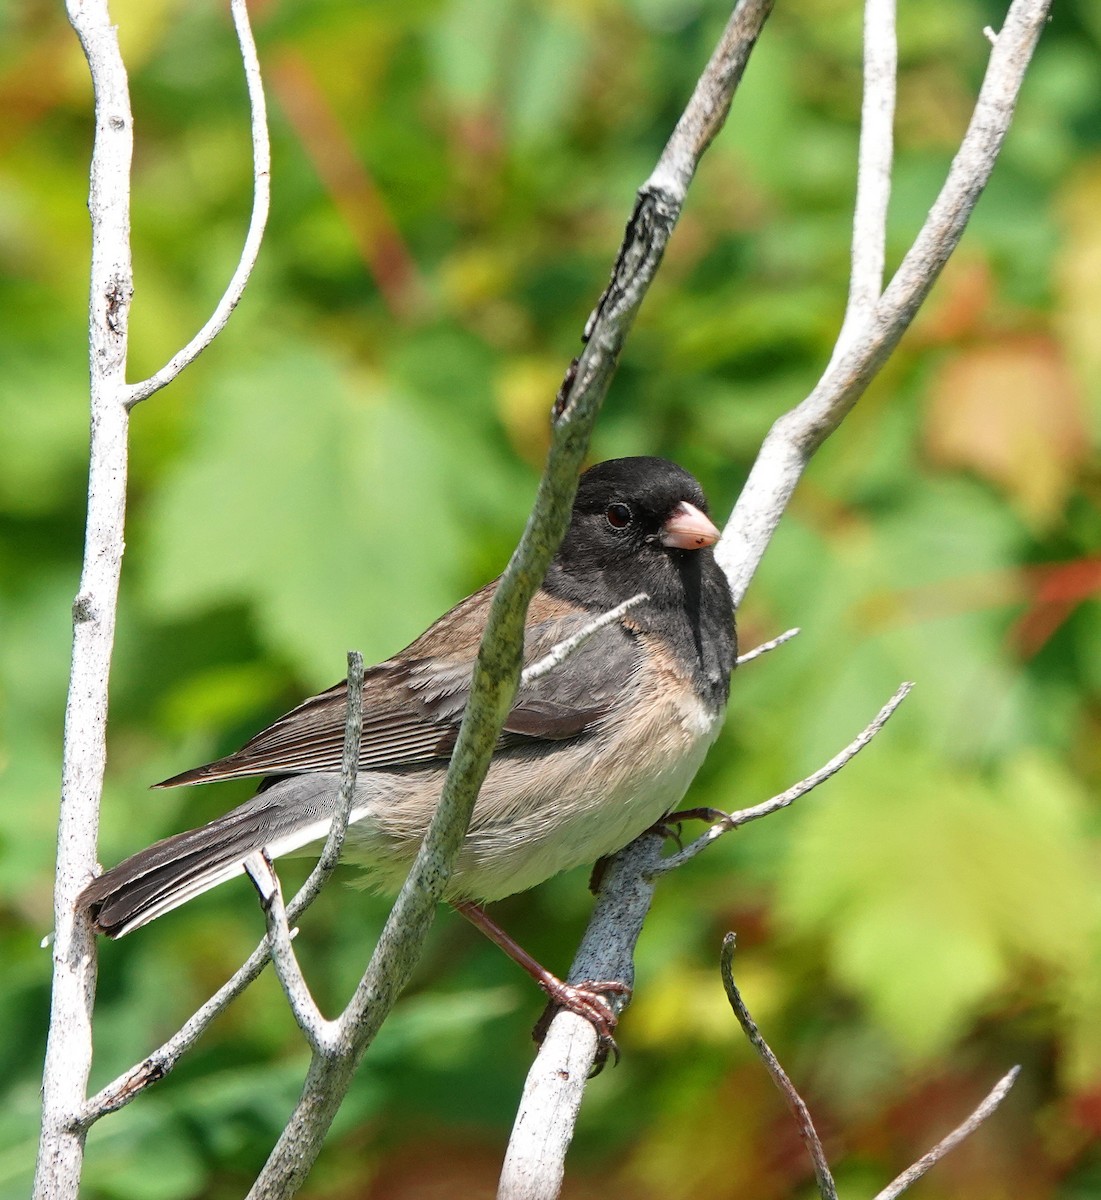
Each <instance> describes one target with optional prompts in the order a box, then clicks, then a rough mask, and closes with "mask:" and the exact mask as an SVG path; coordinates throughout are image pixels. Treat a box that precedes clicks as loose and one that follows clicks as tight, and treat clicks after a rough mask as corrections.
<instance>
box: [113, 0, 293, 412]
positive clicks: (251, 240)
mask: <svg viewBox="0 0 1101 1200" xmlns="http://www.w3.org/2000/svg"><path fill="white" fill-rule="evenodd" d="M230 10H231V12H232V13H233V26H234V28H235V29H236V31H237V43H238V45H239V46H240V48H241V61H242V62H243V63H244V67H245V83H246V86H247V87H248V101H249V111H250V114H251V126H252V216H251V217H250V218H249V227H248V233H247V234H246V235H245V244H244V246H243V247H242V248H241V257H240V259H239V260H238V263H237V269H236V271H234V272H233V277H232V278H231V279H230V281H229V284H228V286H227V287H226V290H225V292H224V293H223V295H222V298H221V299H220V300H219V301H218V303H217V305H216V306H215V309H214V311H213V312H212V313H211V314H210V319H209V320H208V321H207V323H206V324H205V325H204V326H203V327H202V329H200V330H199V332H198V333H197V334H196V335H195V336H194V337H193V338H192V339H191V341H190V342H188V343H187V345H186V346H184V347H183V349H182V350H179V351H177V352H176V353H175V354H173V355H172V357H171V358H170V359H169V360H168V362H166V363H165V365H164V366H163V367H161V369H160V370H159V371H158V372H157V373H156V374H155V375H150V376H149V378H148V379H143V380H141V381H140V382H138V383H132V384H130V385H129V387H127V389H126V392H125V399H126V407H127V408H133V407H134V405H135V404H140V403H141V401H142V400H148V399H149V397H150V396H152V395H153V394H154V393H155V392H159V391H160V390H161V388H162V387H164V386H165V384H168V383H171V382H172V380H173V379H175V378H176V376H177V375H179V374H180V372H181V371H183V370H184V369H185V368H187V367H189V366H190V365H191V364H192V363H193V362H194V361H195V359H197V358H198V357H199V355H200V354H202V352H203V351H204V350H205V349H206V348H207V346H209V345H210V343H211V342H212V341H214V339H215V338H216V337H217V336H218V334H220V333H221V332H222V330H223V329H224V328H225V327H226V323H227V322H228V321H229V318H230V316H231V315H232V314H233V310H234V309H235V308H236V307H237V304H238V302H239V301H240V299H241V296H242V295H243V294H244V291H245V287H246V286H247V284H248V281H249V277H250V276H251V275H252V270H253V267H255V266H256V260H257V258H258V257H259V255H260V244H261V243H262V242H263V240H264V226H265V225H266V224H267V220H268V210H269V208H270V207H271V144H270V140H269V137H268V114H267V106H266V104H265V103H264V84H263V80H262V79H261V77H260V60H259V57H258V56H257V54H256V42H255V40H254V39H253V36H252V28H251V27H250V25H249V19H248V5H247V3H246V0H230Z"/></svg>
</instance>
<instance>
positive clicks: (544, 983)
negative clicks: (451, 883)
mask: <svg viewBox="0 0 1101 1200" xmlns="http://www.w3.org/2000/svg"><path fill="white" fill-rule="evenodd" d="M452 907H453V908H454V909H455V910H456V912H460V913H462V915H463V916H464V917H466V919H467V920H468V921H469V922H470V923H471V925H474V926H475V927H476V928H478V929H480V930H481V931H482V933H484V934H485V935H486V937H487V938H489V940H490V941H491V942H493V944H494V945H496V946H500V948H501V949H502V950H503V951H504V952H505V953H506V954H507V955H508V956H509V958H511V959H512V961H513V962H514V963H517V964H518V965H519V966H521V967H523V969H524V970H525V971H527V973H528V974H529V975H530V976H531V977H532V979H534V980H535V982H536V983H537V984H538V985H539V986H540V987H541V988H542V989H543V991H544V992H546V993H547V995H548V996H549V997H550V999H551V1004H552V1005H555V1006H558V1007H560V1008H565V1009H568V1010H569V1011H570V1012H573V1013H577V1015H578V1016H579V1017H584V1018H585V1020H586V1021H588V1022H589V1023H590V1024H591V1025H592V1027H593V1028H594V1029H595V1030H596V1035H597V1037H598V1038H599V1039H600V1042H601V1045H602V1047H603V1050H604V1054H605V1055H606V1054H607V1051H608V1049H613V1050H614V1049H615V1041H614V1040H613V1038H612V1033H613V1031H614V1030H615V1027H616V1015H615V1013H614V1012H612V1009H611V1005H609V1004H608V1001H607V1000H605V999H604V996H603V995H602V994H601V993H605V992H612V993H615V994H616V995H620V996H630V994H631V989H630V988H629V987H628V986H627V984H625V983H620V982H619V980H616V979H586V980H584V981H583V982H582V983H563V982H562V980H561V979H559V978H558V977H557V976H556V975H552V974H551V973H550V971H548V970H547V969H546V967H544V966H542V965H541V964H540V963H538V962H536V961H535V959H534V958H532V956H531V955H530V954H529V953H528V952H527V951H526V950H525V949H524V948H523V947H522V946H520V945H519V944H518V943H516V942H515V941H513V939H512V938H511V937H509V935H508V934H507V933H505V931H504V930H503V929H502V928H501V927H500V925H498V924H497V922H496V921H494V920H493V918H492V917H490V915H489V914H488V913H487V912H486V911H485V909H484V908H482V906H481V905H480V904H474V903H472V902H471V901H469V900H458V901H453V902H452ZM539 1040H540V1041H541V1040H542V1039H541V1038H540V1039H539ZM616 1056H617V1057H618V1052H617V1055H616Z"/></svg>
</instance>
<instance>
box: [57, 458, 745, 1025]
mask: <svg viewBox="0 0 1101 1200" xmlns="http://www.w3.org/2000/svg"><path fill="white" fill-rule="evenodd" d="M718 538H719V530H718V529H717V528H716V526H715V525H714V524H713V522H712V521H711V520H710V518H709V516H708V505H707V500H706V498H705V496H704V493H703V490H702V488H701V487H700V484H699V483H698V482H697V480H696V479H695V478H694V477H693V476H692V475H691V474H690V473H689V472H688V471H686V470H685V469H684V468H682V467H680V466H678V465H677V464H675V463H673V462H670V461H668V460H667V459H663V458H656V457H633V458H618V459H611V460H607V461H605V462H601V463H597V464H596V465H595V466H593V467H590V468H589V469H588V470H587V471H585V472H584V473H583V474H582V475H581V477H580V479H579V481H578V486H577V491H576V496H575V500H574V505H573V509H572V513H571V517H570V523H569V527H568V529H567V532H566V534H565V536H564V538H563V540H562V543H561V545H560V547H559V549H558V551H557V553H556V554H555V556H554V558H553V560H552V562H551V564H550V567H549V569H548V570H547V573H546V576H545V578H544V581H543V583H542V585H541V587H540V588H539V589H538V590H537V591H536V593H535V595H534V596H533V598H532V601H531V604H530V606H529V609H528V613H527V618H526V625H525V633H524V652H523V661H524V664H525V665H530V664H532V663H534V662H537V661H539V660H540V659H542V658H543V657H545V656H546V655H547V654H548V653H549V652H550V651H551V650H552V649H554V648H555V647H557V646H560V645H561V643H562V642H563V641H565V640H566V639H568V638H570V637H571V636H573V635H574V634H576V633H578V631H580V630H582V629H584V628H586V627H587V626H589V625H591V624H592V622H593V621H594V619H595V618H597V617H599V616H601V615H602V614H604V613H606V612H608V611H610V610H611V609H613V608H616V607H617V606H619V605H621V604H623V603H624V602H625V601H628V600H631V599H633V598H635V597H638V596H639V595H640V594H643V595H644V596H645V599H643V600H641V601H639V602H637V603H635V604H634V606H633V607H631V608H630V609H629V610H628V611H626V612H624V613H622V614H621V615H620V616H619V617H618V619H616V620H614V621H611V622H609V623H608V624H606V625H604V626H603V627H601V628H600V629H599V630H597V631H596V632H594V633H592V634H591V636H589V637H588V639H587V640H586V641H584V642H583V644H582V645H581V646H580V648H578V649H577V650H576V651H574V652H573V653H572V654H571V655H569V656H568V657H567V658H565V660H564V661H563V662H562V663H561V664H560V665H558V666H557V667H555V668H554V669H552V670H550V671H548V672H547V673H545V674H540V675H539V676H538V678H535V679H531V680H530V681H526V682H525V681H522V682H521V685H520V687H519V689H518V691H517V693H516V697H515V700H514V702H513V705H512V708H511V711H510V712H509V714H508V717H507V719H506V721H505V723H504V727H503V729H502V730H501V734H500V737H499V739H498V742H497V745H496V747H495V749H494V753H493V758H492V760H491V763H490V767H489V771H488V774H487V776H486V778H485V782H484V783H483V785H482V789H481V792H480V794H479V796H478V800H477V803H476V804H475V807H474V811H473V816H472V818H471V821H470V826H469V829H468V831H467V834H466V839H465V841H464V843H463V845H462V848H461V850H460V853H459V856H458V859H457V861H456V863H455V866H454V870H453V873H452V875H451V878H450V880H449V882H448V884H447V888H446V891H445V893H444V899H445V900H447V901H449V902H450V903H451V904H452V905H453V906H454V907H455V908H457V909H458V910H459V911H460V912H462V913H463V915H464V916H466V917H467V918H468V919H470V920H471V921H473V922H474V924H476V925H477V926H478V927H479V928H480V929H482V931H483V932H485V933H487V934H488V935H489V936H490V937H491V939H492V940H494V941H495V942H496V943H497V944H498V945H499V946H501V948H502V949H504V950H505V952H506V953H508V954H509V955H510V956H511V957H513V958H514V959H516V961H518V962H519V963H520V965H521V966H522V967H524V969H525V970H527V971H528V972H529V973H530V974H532V975H533V976H534V978H535V979H536V981H537V982H538V983H539V984H540V986H541V987H542V988H543V990H544V991H545V992H547V993H548V995H549V996H550V997H551V1001H552V1003H554V1004H557V1005H562V1006H565V1007H567V1008H571V1009H572V1010H573V1011H575V1012H579V1013H581V1015H583V1016H585V1017H586V1018H587V1019H589V1020H590V1021H591V1022H592V1023H593V1024H594V1026H595V1027H596V1028H597V1032H598V1034H599V1036H600V1037H601V1039H602V1040H610V1038H611V1030H612V1029H613V1028H614V1024H615V1018H614V1016H613V1015H612V1013H611V1009H610V1006H609V1005H608V1004H607V1003H606V1002H605V1000H604V996H605V994H607V993H609V992H614V991H617V990H618V991H627V990H629V989H626V987H625V985H622V984H618V985H617V984H615V983H614V982H607V983H602V984H593V986H589V985H588V983H586V984H582V985H569V984H565V983H563V982H562V981H561V980H559V979H557V977H555V976H554V975H552V974H551V973H550V972H549V971H547V970H546V969H545V968H543V967H542V966H541V965H540V964H538V963H536V962H535V961H534V960H533V959H531V958H530V956H528V955H526V954H525V953H524V951H523V950H522V949H521V948H520V947H518V946H517V945H516V943H515V942H513V941H512V939H511V938H510V937H509V936H508V934H507V933H505V931H504V930H502V929H501V928H500V926H498V925H497V924H496V922H495V921H493V919H492V918H491V917H490V916H489V914H488V913H486V912H485V909H484V907H483V906H484V905H485V904H487V903H490V902H493V901H496V900H500V899H503V898H504V897H506V896H510V895H513V894H514V893H517V892H521V891H525V890H527V889H529V888H532V887H535V886H536V885H538V884H540V883H542V882H543V881H544V880H546V879H549V878H550V877H551V876H553V875H556V874H558V873H559V872H561V871H565V870H568V869H570V868H572V867H576V866H579V865H581V864H584V863H592V862H595V861H597V860H599V859H602V858H603V857H605V856H607V855H610V854H612V853H614V852H615V851H617V850H619V849H621V848H622V847H624V846H625V845H627V844H628V843H629V842H630V841H632V840H633V839H634V838H635V837H637V836H638V835H639V834H641V833H642V832H644V831H645V830H646V829H648V828H649V827H651V826H653V825H655V823H658V822H660V821H661V819H662V818H663V817H665V816H667V815H668V814H669V813H671V812H672V811H673V810H674V809H675V807H676V806H677V805H678V804H679V802H680V800H681V799H682V797H683V796H684V794H685V792H686V791H687V789H688V786H689V784H690V783H691V781H692V779H693V777H694V775H695V774H696V771H697V769H698V768H699V766H700V764H701V762H702V761H703V758H704V755H705V754H706V752H707V750H708V748H709V747H710V745H711V743H712V742H713V741H714V739H715V738H716V736H717V735H718V732H719V728H720V726H721V723H722V719H723V714H724V711H725V708H726V704H727V699H728V696H729V691H730V677H731V672H732V670H733V667H734V664H735V661H736V657H737V636H736V631H735V622H734V605H733V600H732V597H731V592H730V587H729V585H728V583H727V580H726V577H725V575H724V574H723V571H722V570H721V568H720V567H719V565H718V563H717V562H716V560H715V556H714V552H713V550H712V547H713V546H714V544H715V542H716V541H717V540H718ZM498 583H499V580H494V581H492V582H490V583H488V584H486V585H485V586H484V587H482V588H481V589H479V590H478V591H476V592H474V593H473V594H472V595H471V596H469V597H467V598H466V599H465V600H462V601H461V602H460V603H459V604H457V605H456V606H455V607H454V608H452V609H451V610H450V611H449V612H447V613H445V614H444V615H443V616H442V617H440V618H439V619H438V620H437V621H436V622H435V623H434V624H433V625H431V626H430V627H429V628H428V629H427V630H426V631H425V632H424V633H423V634H421V636H420V637H418V638H417V639H416V640H415V641H413V642H412V643H411V644H410V645H408V646H407V647H406V648H405V649H404V650H402V651H400V652H399V653H397V654H395V655H394V656H393V657H392V658H389V659H387V660H386V661H385V662H382V663H379V664H378V665H377V666H374V667H371V668H369V669H368V670H367V671H366V672H365V674H364V682H363V702H364V703H363V710H364V716H363V733H362V740H361V745H360V753H359V763H358V774H357V779H356V787H355V793H354V797H353V801H352V807H351V813H350V818H349V825H348V832H347V836H346V840H345V845H344V850H343V857H344V859H345V861H349V862H351V863H353V864H355V865H358V866H362V867H364V868H365V869H366V871H367V883H368V886H371V887H373V888H375V889H376V890H379V891H383V892H388V893H391V894H393V893H396V892H397V890H398V889H399V888H400V886H401V884H402V882H403V881H404V878H405V876H406V874H407V873H408V870H409V867H410V866H411V864H412V861H413V858H414V856H415V854H416V852H417V849H418V848H419V846H420V843H421V841H422V839H423V838H424V835H425V832H426V830H427V828H428V825H429V822H430V821H431V819H432V816H433V814H434V812H435V808H436V805H437V802H438V800H439V796H440V792H441V789H442V785H443V781H444V777H445V775H446V773H447V768H448V762H449V759H450V756H451V752H452V750H453V748H454V746H455V743H456V740H457V736H458V730H459V723H460V721H461V719H462V715H463V710H464V708H465V705H466V701H467V698H468V695H469V690H470V682H471V676H472V673H473V666H474V661H475V658H476V656H477V652H478V647H479V644H480V641H481V638H482V633H483V631H484V629H485V624H486V620H487V616H488V612H489V606H490V603H491V601H492V599H493V595H494V592H495V590H496V588H497V586H498ZM346 697H347V683H346V681H345V682H342V683H338V684H337V685H336V686H334V687H332V688H329V689H328V690H327V691H324V692H322V693H320V694H319V695H317V696H314V697H312V698H311V699H308V700H306V701H305V702H304V703H302V704H300V705H299V706H298V707H297V708H294V709H293V710H291V711H290V712H289V713H287V714H286V715H285V716H283V717H280V718H279V719H278V720H277V721H275V722H274V723H273V724H272V725H270V726H268V727H267V728H266V729H263V730H261V731H260V732H259V733H257V734H256V735H255V736H254V737H252V738H251V739H250V740H249V741H248V742H246V743H245V745H244V746H242V747H241V749H240V750H237V751H236V752H235V753H233V754H230V755H228V756H226V757H224V758H220V759H217V760H216V761H214V762H210V763H206V764H204V765H202V766H199V767H195V768H192V769H190V770H187V771H183V772H182V773H180V774H178V775H174V776H172V777H171V778H170V779H166V780H164V781H162V782H161V783H159V784H155V785H154V786H155V787H158V788H168V787H180V786H186V785H193V784H200V783H214V782H218V781H221V780H228V779H239V778H248V777H254V778H259V779H260V780H261V782H260V785H259V790H258V791H257V793H256V794H255V795H254V796H253V797H252V798H251V799H250V800H248V801H246V802H245V803H244V804H242V805H240V806H239V807H237V808H235V809H233V810H232V811H231V812H229V813H227V814H226V815H225V816H222V817H219V818H217V819H215V820H213V821H211V822H210V823H208V824H206V825H203V826H201V827H199V828H197V829H192V830H189V831H186V832H183V833H177V834H174V835H173V836H171V837H167V838H165V839H164V840H162V841H159V842H157V843H155V844H154V845H152V846H150V847H148V848H147V849H144V850H141V851H139V852H138V853H136V854H134V855H132V856H131V857H130V858H127V859H126V860H125V861H123V862H121V863H120V864H119V865H118V866H116V867H113V868H111V869H110V870H108V871H105V872H103V873H102V874H100V875H98V876H96V877H95V878H93V879H92V880H91V881H90V882H89V883H88V884H87V886H86V887H85V888H84V890H83V891H82V892H81V894H80V895H79V897H78V899H77V908H78V910H82V911H83V912H85V913H86V914H87V915H88V917H89V918H90V919H91V921H92V925H93V928H94V929H95V930H96V931H97V932H100V933H104V934H106V935H108V936H109V937H112V938H117V937H122V936H123V935H125V934H127V933H130V932H131V931H132V930H134V929H137V928H139V927H140V926H143V925H145V924H147V923H148V922H150V921H152V920H154V919H155V918H156V917H159V916H161V915H162V914H164V913H167V912H169V911H170V910H172V909H175V908H177V907H178V906H180V905H182V904H184V903H185V902H187V901H189V900H191V899H192V898H194V897H195V896H198V895H199V894H201V893H203V892H206V891H207V890H208V889H210V888H212V887H215V886H216V885H218V884H220V883H222V882H224V881H226V880H228V879H230V878H232V877H234V876H237V875H240V874H242V873H244V872H245V862H246V860H247V859H249V857H250V856H251V855H253V854H255V853H256V852H258V851H261V850H262V851H264V852H265V853H266V854H267V855H268V856H269V857H270V858H277V857H278V856H280V855H283V854H288V853H292V852H297V851H301V850H302V849H303V848H304V847H307V846H309V845H310V844H312V843H317V842H319V841H320V840H322V839H324V837H325V836H326V834H327V833H328V830H329V826H330V824H331V822H332V817H333V813H334V809H335V806H336V804H337V798H338V792H339V783H340V767H341V755H342V750H343V742H344V726H345V717H346ZM613 1045H614V1043H613Z"/></svg>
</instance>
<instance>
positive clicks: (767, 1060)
mask: <svg viewBox="0 0 1101 1200" xmlns="http://www.w3.org/2000/svg"><path fill="white" fill-rule="evenodd" d="M736 945H737V939H736V937H735V936H734V934H732V933H728V934H727V935H726V937H724V938H723V949H722V955H721V958H720V963H721V970H722V977H723V987H724V988H726V998H727V999H728V1000H729V1001H730V1007H731V1008H732V1009H733V1010H734V1015H735V1016H736V1017H737V1018H738V1024H739V1025H741V1027H742V1030H743V1031H744V1033H745V1035H746V1037H747V1038H749V1041H750V1044H751V1045H752V1046H753V1049H754V1050H756V1051H757V1054H758V1055H759V1057H760V1059H761V1061H762V1062H763V1063H764V1064H765V1068H766V1070H767V1071H768V1073H769V1075H771V1076H772V1082H773V1083H774V1084H776V1086H777V1088H778V1089H779V1090H780V1094H781V1095H782V1096H783V1097H784V1100H785V1101H786V1102H787V1106H788V1108H790V1109H791V1113H792V1116H794V1117H795V1123H796V1125H798V1127H799V1136H800V1137H801V1138H802V1139H803V1145H804V1146H806V1148H807V1152H808V1153H809V1154H810V1158H811V1162H812V1163H813V1164H814V1175H815V1178H816V1179H817V1180H818V1194H819V1195H820V1196H821V1197H822V1200H837V1187H836V1185H835V1184H834V1182H833V1176H832V1175H831V1174H830V1165H829V1163H828V1162H826V1152H825V1150H823V1148H822V1142H821V1139H820V1138H819V1137H818V1134H817V1132H816V1131H815V1128H814V1122H813V1121H812V1120H811V1116H810V1111H809V1109H808V1108H807V1106H806V1104H805V1103H804V1102H803V1098H802V1096H800V1095H799V1093H798V1092H797V1091H796V1090H795V1085H794V1084H793V1083H792V1082H791V1080H790V1079H789V1078H788V1075H787V1072H786V1071H785V1070H784V1068H783V1067H782V1066H780V1060H779V1059H778V1058H777V1057H776V1055H775V1054H773V1052H772V1049H771V1048H770V1046H769V1044H768V1042H766V1041H765V1039H764V1038H763V1037H762V1036H761V1031H760V1030H759V1029H758V1028H757V1024H756V1022H755V1021H754V1020H753V1018H752V1017H751V1016H750V1015H749V1009H748V1008H746V1006H745V1001H743V1000H742V995H741V992H739V991H738V988H737V985H736V984H735V982H734V972H733V964H734V949H735V946H736Z"/></svg>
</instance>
